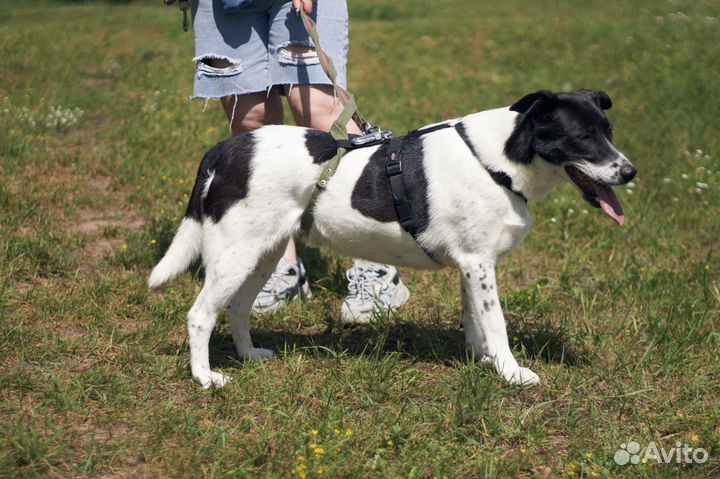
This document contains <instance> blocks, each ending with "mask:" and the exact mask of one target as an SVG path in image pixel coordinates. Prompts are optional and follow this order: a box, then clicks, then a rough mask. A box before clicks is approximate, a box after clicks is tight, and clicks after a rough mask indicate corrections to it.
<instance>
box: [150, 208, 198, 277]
mask: <svg viewBox="0 0 720 479" xmlns="http://www.w3.org/2000/svg"><path fill="white" fill-rule="evenodd" d="M201 246H202V225H201V224H200V222H199V221H197V220H196V219H194V218H192V217H188V216H186V217H185V218H183V220H182V222H181V223H180V227H179V228H178V230H177V233H175V237H174V238H173V240H172V243H170V247H169V248H168V250H167V252H166V253H165V256H163V258H162V259H161V260H160V262H159V263H158V264H157V266H155V268H153V270H152V273H150V279H149V280H148V285H149V286H150V287H151V288H157V287H158V286H161V285H163V284H165V283H167V282H168V281H170V280H171V279H173V278H175V277H176V276H177V275H179V274H180V273H182V272H184V271H185V270H187V269H188V268H189V267H190V264H191V263H192V262H193V261H194V260H195V259H196V258H197V257H198V256H200V249H201Z"/></svg>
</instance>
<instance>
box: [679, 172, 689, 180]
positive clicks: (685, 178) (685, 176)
mask: <svg viewBox="0 0 720 479" xmlns="http://www.w3.org/2000/svg"><path fill="white" fill-rule="evenodd" d="M680 178H682V179H683V180H687V179H688V178H690V177H689V176H688V175H687V174H685V173H683V174H682V175H680Z"/></svg>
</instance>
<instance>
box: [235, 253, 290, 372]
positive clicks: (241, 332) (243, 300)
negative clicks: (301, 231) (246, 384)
mask: <svg viewBox="0 0 720 479" xmlns="http://www.w3.org/2000/svg"><path fill="white" fill-rule="evenodd" d="M284 245H285V242H282V246H283V247H284ZM282 250H283V248H275V250H274V251H271V252H268V253H266V254H265V255H264V256H263V257H262V258H261V259H260V261H259V262H258V265H257V266H256V267H255V270H254V271H253V273H252V274H251V275H250V276H248V278H247V280H245V282H244V283H243V284H242V286H241V287H240V289H239V290H238V291H237V292H236V293H235V295H233V297H232V299H231V300H230V305H229V306H228V310H227V318H228V322H229V323H230V330H231V331H232V336H233V342H234V343H235V349H236V350H237V354H238V356H239V357H240V358H242V359H250V360H252V359H264V358H271V357H273V356H274V355H275V353H273V352H272V351H271V350H270V349H263V348H255V347H253V344H252V339H251V338H250V310H251V308H252V304H253V301H254V300H255V297H256V296H257V294H258V292H259V291H260V288H262V286H263V285H264V284H265V282H266V281H267V279H268V278H269V277H270V274H271V273H272V271H273V270H274V269H275V265H276V264H277V262H278V260H279V259H280V256H281V255H282Z"/></svg>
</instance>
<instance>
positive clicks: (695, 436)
mask: <svg viewBox="0 0 720 479" xmlns="http://www.w3.org/2000/svg"><path fill="white" fill-rule="evenodd" d="M690 440H691V441H692V442H694V443H695V444H697V443H699V442H700V436H698V435H697V434H693V435H692V437H691V438H690Z"/></svg>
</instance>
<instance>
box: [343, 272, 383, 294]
mask: <svg viewBox="0 0 720 479" xmlns="http://www.w3.org/2000/svg"><path fill="white" fill-rule="evenodd" d="M379 278H380V275H379V274H378V273H377V271H373V270H364V269H361V270H354V269H351V270H349V271H348V272H347V279H348V295H347V297H348V299H351V300H352V299H356V298H358V297H359V298H360V300H361V301H365V300H366V299H375V296H376V293H375V290H374V288H373V286H374V285H375V284H381V281H380V280H379Z"/></svg>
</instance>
